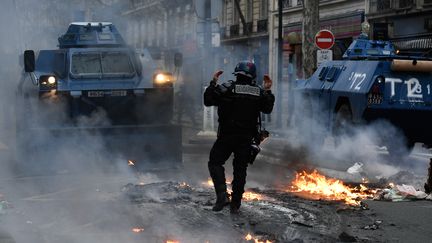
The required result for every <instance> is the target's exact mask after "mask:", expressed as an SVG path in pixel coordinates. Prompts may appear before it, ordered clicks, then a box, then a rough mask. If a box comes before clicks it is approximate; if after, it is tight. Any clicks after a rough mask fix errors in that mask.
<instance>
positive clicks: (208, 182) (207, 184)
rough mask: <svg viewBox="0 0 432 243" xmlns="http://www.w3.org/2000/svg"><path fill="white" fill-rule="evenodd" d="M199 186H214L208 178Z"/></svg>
mask: <svg viewBox="0 0 432 243" xmlns="http://www.w3.org/2000/svg"><path fill="white" fill-rule="evenodd" d="M201 184H203V185H205V186H208V187H213V186H214V184H213V180H212V179H211V178H208V179H207V181H206V182H203V183H201Z"/></svg>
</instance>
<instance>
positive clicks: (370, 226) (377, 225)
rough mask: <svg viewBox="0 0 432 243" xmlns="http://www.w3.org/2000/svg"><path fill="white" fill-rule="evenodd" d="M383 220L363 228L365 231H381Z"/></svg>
mask: <svg viewBox="0 0 432 243" xmlns="http://www.w3.org/2000/svg"><path fill="white" fill-rule="evenodd" d="M382 222H383V221H382V220H375V222H374V223H373V224H371V225H367V226H365V227H363V229H364V230H377V229H379V226H380V225H381V224H382Z"/></svg>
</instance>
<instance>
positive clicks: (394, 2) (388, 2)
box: [369, 0, 416, 14]
mask: <svg viewBox="0 0 432 243" xmlns="http://www.w3.org/2000/svg"><path fill="white" fill-rule="evenodd" d="M415 2H416V1H415V0H371V1H370V2H369V4H370V6H369V7H370V8H369V9H370V10H369V11H370V13H372V14H374V13H387V12H392V11H397V10H402V9H410V8H413V7H415V4H416V3H415Z"/></svg>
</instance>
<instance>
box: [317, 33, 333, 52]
mask: <svg viewBox="0 0 432 243" xmlns="http://www.w3.org/2000/svg"><path fill="white" fill-rule="evenodd" d="M334 42H335V38H334V35H333V33H332V32H331V31H330V30H320V31H319V32H318V33H317V34H316V35H315V45H316V46H317V47H318V48H320V49H330V48H331V47H332V46H333V45H334Z"/></svg>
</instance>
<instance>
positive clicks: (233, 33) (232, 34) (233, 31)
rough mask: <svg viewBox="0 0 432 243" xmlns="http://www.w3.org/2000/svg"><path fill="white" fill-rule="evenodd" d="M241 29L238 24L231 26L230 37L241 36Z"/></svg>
mask: <svg viewBox="0 0 432 243" xmlns="http://www.w3.org/2000/svg"><path fill="white" fill-rule="evenodd" d="M239 30H240V27H239V25H238V24H236V25H231V26H230V37H236V36H239Z"/></svg>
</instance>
